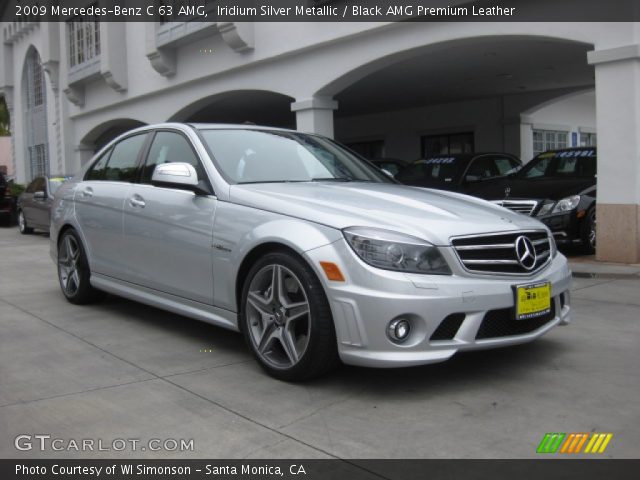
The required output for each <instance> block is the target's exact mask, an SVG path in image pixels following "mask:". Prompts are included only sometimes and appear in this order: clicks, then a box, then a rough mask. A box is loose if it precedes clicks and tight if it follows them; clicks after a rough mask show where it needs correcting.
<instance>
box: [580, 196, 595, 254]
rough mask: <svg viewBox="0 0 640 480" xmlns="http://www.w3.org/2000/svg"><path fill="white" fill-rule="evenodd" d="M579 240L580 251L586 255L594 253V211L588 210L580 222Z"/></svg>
mask: <svg viewBox="0 0 640 480" xmlns="http://www.w3.org/2000/svg"><path fill="white" fill-rule="evenodd" d="M581 230H582V231H581V233H580V240H581V241H582V251H583V252H584V253H587V254H594V253H595V252H596V209H595V208H593V207H592V208H590V209H589V211H588V212H587V214H586V215H585V217H584V220H583V222H582V229H581Z"/></svg>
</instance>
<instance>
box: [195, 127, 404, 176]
mask: <svg viewBox="0 0 640 480" xmlns="http://www.w3.org/2000/svg"><path fill="white" fill-rule="evenodd" d="M202 137H203V138H204V140H205V143H206V144H207V146H208V147H209V150H210V151H211V153H212V156H213V160H214V161H215V162H216V164H217V166H218V168H219V170H220V171H221V173H222V174H223V175H224V176H225V177H226V178H227V179H228V180H229V181H230V182H231V183H264V182H311V181H336V182H350V181H356V182H376V183H391V182H393V181H392V180H391V179H389V178H388V177H387V175H385V174H384V173H383V172H382V171H381V170H379V169H378V168H376V167H374V166H372V165H370V164H368V163H366V162H365V161H363V160H361V159H360V158H358V157H357V156H356V155H354V154H353V153H351V152H349V150H347V149H346V148H344V147H341V146H340V145H339V144H337V143H335V142H333V141H331V140H329V139H326V138H323V137H318V136H315V135H306V134H302V133H295V132H283V131H275V130H241V129H215V130H202Z"/></svg>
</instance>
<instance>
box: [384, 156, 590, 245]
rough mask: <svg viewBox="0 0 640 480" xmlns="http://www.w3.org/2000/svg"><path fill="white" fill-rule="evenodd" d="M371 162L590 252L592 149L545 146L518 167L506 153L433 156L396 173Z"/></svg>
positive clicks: (408, 180) (397, 176)
mask: <svg viewBox="0 0 640 480" xmlns="http://www.w3.org/2000/svg"><path fill="white" fill-rule="evenodd" d="M372 162H373V163H374V164H375V165H377V166H378V167H380V168H382V169H383V170H385V171H386V172H389V173H390V174H391V173H393V176H394V178H395V179H396V180H398V181H399V182H400V183H404V184H406V185H411V186H415V187H425V188H435V189H439V190H448V191H452V192H459V193H464V194H467V195H471V196H475V197H479V198H482V199H485V200H490V201H492V202H494V203H496V204H497V205H500V206H502V207H505V208H508V209H510V210H513V211H515V212H518V213H521V214H524V215H529V216H534V217H536V218H537V219H538V220H540V221H542V222H543V223H544V224H545V225H547V226H548V227H549V228H550V229H551V231H552V232H553V234H554V236H555V239H556V241H557V243H559V244H564V245H567V244H578V245H580V247H581V248H582V250H583V251H584V252H585V253H594V252H595V247H596V166H597V150H596V148H595V147H579V148H564V149H558V150H550V151H547V152H544V153H541V154H539V155H537V156H536V157H535V158H534V159H533V160H531V161H530V162H529V163H527V164H526V165H525V166H524V167H523V166H522V163H521V161H520V160H519V159H518V158H517V157H515V156H513V155H510V154H506V153H464V154H460V153H459V154H446V155H436V156H432V157H428V158H423V159H418V160H416V161H414V162H412V163H410V164H408V165H404V166H401V167H400V168H399V169H397V171H396V173H394V172H393V171H392V170H393V169H392V168H390V167H389V163H388V162H385V161H384V159H383V160H372ZM398 164H399V165H402V164H401V163H400V161H398Z"/></svg>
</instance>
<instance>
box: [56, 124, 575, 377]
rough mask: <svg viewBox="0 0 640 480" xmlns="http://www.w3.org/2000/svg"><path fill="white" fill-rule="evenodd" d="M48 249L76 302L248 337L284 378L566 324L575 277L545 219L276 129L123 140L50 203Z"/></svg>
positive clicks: (189, 130) (165, 128) (387, 363)
mask: <svg viewBox="0 0 640 480" xmlns="http://www.w3.org/2000/svg"><path fill="white" fill-rule="evenodd" d="M51 255H52V257H53V259H54V261H55V263H56V265H57V267H58V274H59V275H58V276H59V280H60V286H61V288H62V292H63V294H64V295H65V297H66V298H67V299H68V300H69V301H70V302H72V303H76V304H83V303H89V302H91V301H93V300H96V299H97V298H99V297H100V294H101V293H102V292H110V293H113V294H116V295H120V296H123V297H127V298H131V299H134V300H137V301H140V302H143V303H146V304H149V305H153V306H156V307H159V308H162V309H165V310H169V311H172V312H175V313H178V314H181V315H184V316H187V317H192V318H195V319H198V320H203V321H206V322H210V323H213V324H215V325H219V326H221V327H225V328H229V329H232V330H237V331H240V332H242V333H243V334H244V336H245V338H246V341H247V344H248V346H249V347H250V349H251V351H252V352H253V354H254V355H255V357H256V359H257V360H258V362H259V363H260V365H262V367H264V369H265V370H266V371H267V372H268V373H270V374H271V375H273V376H275V377H278V378H281V379H285V380H301V379H306V378H310V377H313V376H317V375H320V374H322V373H324V372H326V371H328V370H329V369H331V368H332V367H334V366H335V365H337V364H338V363H339V361H340V360H341V361H342V362H344V363H348V364H353V365H363V366H373V367H400V366H409V365H421V364H426V363H432V362H439V361H443V360H446V359H448V358H450V357H451V356H452V355H453V354H455V353H456V352H458V351H462V350H473V349H481V348H493V347H502V346H507V345H514V344H518V343H523V342H528V341H530V340H533V339H535V338H537V337H539V336H541V335H543V334H545V333H546V332H548V331H549V330H550V329H551V328H553V327H554V326H556V325H558V324H567V323H569V321H570V306H569V287H570V282H571V274H570V271H569V269H568V267H567V261H566V259H565V257H563V256H562V255H561V254H560V253H558V252H557V250H556V247H555V244H554V241H553V237H552V236H551V235H550V233H549V230H548V229H547V228H546V227H545V226H544V225H543V224H542V223H540V222H538V221H537V220H535V219H533V218H531V217H527V216H524V215H520V214H518V213H514V212H511V211H509V210H506V209H504V208H502V207H499V206H496V205H493V204H492V203H489V202H486V201H483V200H478V199H474V198H471V197H468V196H465V195H460V194H455V193H450V192H444V191H437V190H429V189H423V188H415V187H407V186H402V185H399V184H397V183H396V182H395V181H394V180H392V179H391V178H389V177H388V176H387V175H386V174H385V173H383V172H382V171H381V170H379V169H378V168H376V167H375V166H373V165H372V164H370V163H368V162H366V161H364V160H362V159H361V158H359V157H357V156H356V155H354V154H353V153H352V152H350V151H349V150H347V149H345V148H344V147H342V146H341V145H339V144H338V143H336V142H334V141H332V140H329V139H327V138H324V137H321V136H318V135H310V134H302V133H298V132H295V131H290V130H283V129H275V128H266V127H257V126H246V125H204V124H200V125H183V124H162V125H155V126H149V127H143V128H140V129H137V130H133V131H130V132H127V133H126V134H124V135H122V136H120V137H119V138H117V139H115V140H114V141H112V142H111V143H110V144H108V145H107V146H105V147H104V148H103V149H102V150H101V151H100V152H98V153H97V155H96V156H95V157H94V159H93V160H92V161H91V162H89V163H88V164H87V165H86V167H85V168H84V169H83V170H82V171H81V172H80V173H78V174H77V175H76V176H75V177H74V178H73V179H72V180H71V181H68V182H66V183H65V184H63V185H62V186H61V187H60V188H59V189H58V191H57V192H56V195H55V200H54V204H53V208H52V225H51Z"/></svg>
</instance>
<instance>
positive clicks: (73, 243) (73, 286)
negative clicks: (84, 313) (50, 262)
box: [58, 229, 104, 305]
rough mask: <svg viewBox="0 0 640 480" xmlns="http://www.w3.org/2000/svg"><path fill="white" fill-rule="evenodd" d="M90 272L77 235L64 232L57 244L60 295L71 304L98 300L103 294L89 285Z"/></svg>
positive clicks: (73, 232)
mask: <svg viewBox="0 0 640 480" xmlns="http://www.w3.org/2000/svg"><path fill="white" fill-rule="evenodd" d="M90 277H91V271H90V270H89V262H88V260H87V255H86V253H85V251H84V248H83V246H82V242H81V241H80V238H79V237H78V234H77V233H76V232H75V231H74V230H71V229H69V230H67V231H65V232H64V233H63V234H62V236H61V237H60V240H59V242H58V280H59V281H60V288H61V289H62V293H63V294H64V296H65V297H66V299H67V300H69V301H70V302H71V303H75V304H77V305H82V304H86V303H91V302H94V301H96V300H99V299H100V298H101V297H102V296H103V295H104V293H103V292H101V291H100V290H96V289H95V288H93V287H92V286H91V284H90V283H89V278H90Z"/></svg>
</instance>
